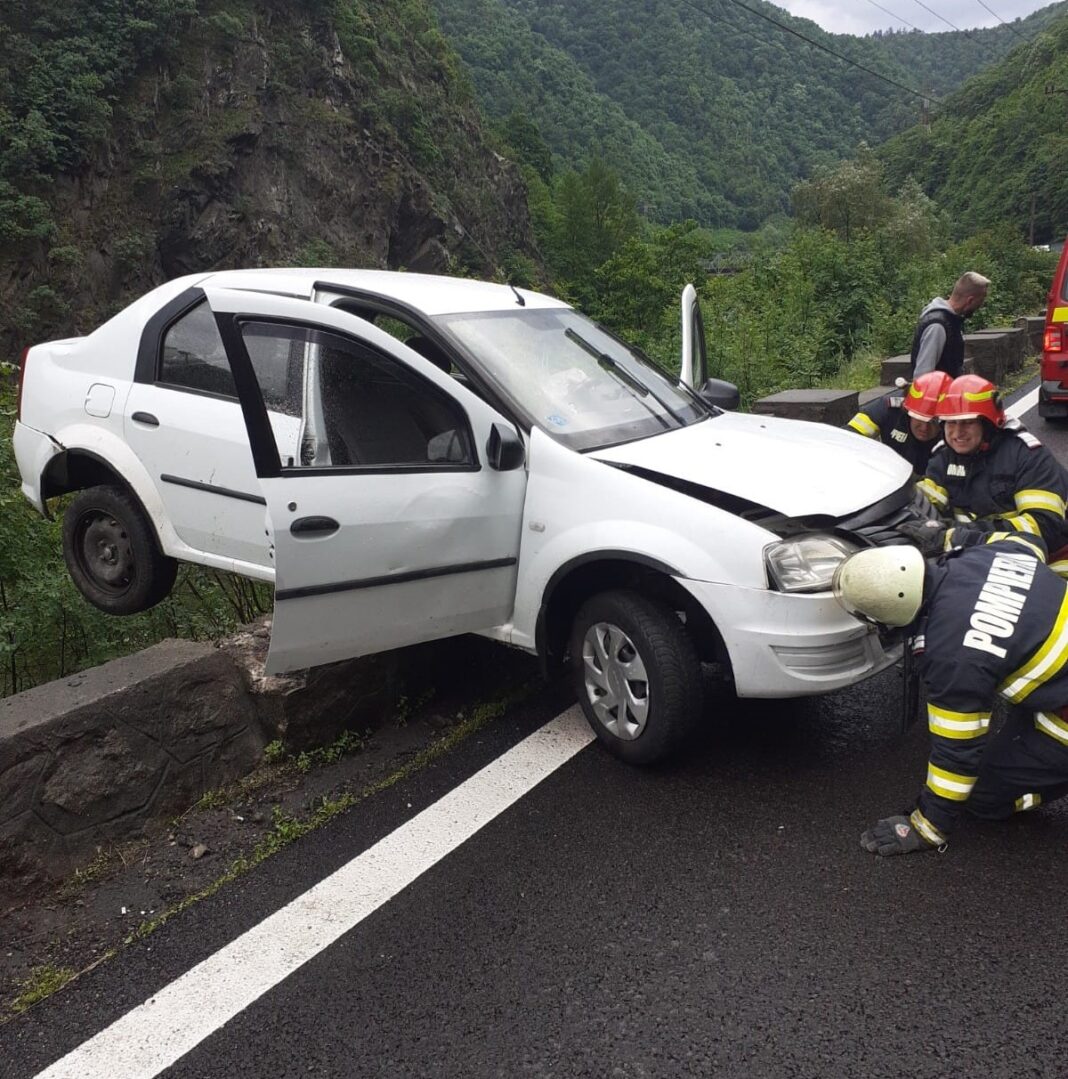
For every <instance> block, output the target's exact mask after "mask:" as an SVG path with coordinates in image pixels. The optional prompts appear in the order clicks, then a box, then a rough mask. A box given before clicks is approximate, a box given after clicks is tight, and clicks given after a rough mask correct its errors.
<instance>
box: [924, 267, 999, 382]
mask: <svg viewBox="0 0 1068 1079" xmlns="http://www.w3.org/2000/svg"><path fill="white" fill-rule="evenodd" d="M989 288H990V280H989V278H986V277H983V276H982V275H981V274H977V273H974V272H972V271H971V270H969V271H968V272H967V273H965V274H961V276H960V277H959V278H958V279H957V283H956V284H955V285H954V286H953V291H952V293H950V296H949V299H948V300H944V299H942V297H941V296H938V297H936V298H935V299H933V300H932V301H931V302H930V303H929V304H928V305H927V306H926V307H925V308H924V309H923V313H922V314H921V315H920V321H919V322H918V323H917V325H916V333H915V335H914V336H913V338H912V353H911V359H912V367H911V370H910V378H911V379H915V378H916V377H917V376H918V375H925V374H927V372H928V371H945V372H946V374H948V375H949V377H950V378H957V377H958V376H959V375H961V374H963V372H964V331H963V329H962V325H963V323H964V320H965V319H966V318H967V317H968V316H969V315H971V314H974V313H975V312H976V311H978V310H979V308H980V307H982V306H983V303H984V301H985V300H986V293H987V289H989Z"/></svg>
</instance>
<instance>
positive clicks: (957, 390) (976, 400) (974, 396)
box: [938, 375, 1005, 427]
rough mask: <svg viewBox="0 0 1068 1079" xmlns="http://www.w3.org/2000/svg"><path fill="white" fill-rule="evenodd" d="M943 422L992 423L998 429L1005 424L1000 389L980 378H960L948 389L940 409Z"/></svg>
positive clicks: (939, 414) (939, 413)
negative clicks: (984, 421) (978, 420)
mask: <svg viewBox="0 0 1068 1079" xmlns="http://www.w3.org/2000/svg"><path fill="white" fill-rule="evenodd" d="M938 418H939V419H940V420H974V419H983V420H989V421H990V423H992V424H993V425H994V426H995V427H1001V426H1002V425H1003V424H1004V423H1005V409H1004V407H1003V406H1002V404H1001V395H1000V394H999V393H998V388H997V386H995V385H994V383H993V382H990V381H989V380H988V379H985V378H982V377H981V376H979V375H961V376H960V377H959V378H955V379H954V380H953V381H952V382H951V383H950V384H949V386H948V388H947V389H946V392H945V396H944V397H943V398H942V400H941V402H940V404H939V406H938Z"/></svg>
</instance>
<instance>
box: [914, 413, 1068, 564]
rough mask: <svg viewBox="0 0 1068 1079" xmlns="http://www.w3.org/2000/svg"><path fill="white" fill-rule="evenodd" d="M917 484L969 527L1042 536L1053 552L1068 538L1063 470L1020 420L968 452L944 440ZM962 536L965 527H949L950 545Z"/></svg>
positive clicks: (945, 511) (941, 509)
mask: <svg viewBox="0 0 1068 1079" xmlns="http://www.w3.org/2000/svg"><path fill="white" fill-rule="evenodd" d="M917 487H918V488H919V489H920V490H921V491H922V492H923V493H924V494H925V495H926V496H927V498H928V499H929V500H930V501H931V503H932V504H933V505H934V506H935V507H936V508H937V509H938V511H939V512H940V513H941V514H942V515H943V516H944V517H946V518H948V519H950V520H951V521H953V522H955V523H956V524H957V525H960V526H962V527H963V529H964V530H972V531H977V532H983V533H989V532H998V531H1006V530H1008V531H1014V532H1021V533H1026V534H1028V535H1032V536H1040V537H1041V538H1042V541H1043V543H1044V544H1045V546H1046V549H1047V550H1050V551H1055V550H1057V549H1058V548H1060V547H1061V546H1063V544H1064V543H1065V540H1066V539H1068V534H1066V528H1065V500H1066V499H1068V480H1066V477H1065V472H1064V469H1062V468H1061V466H1060V464H1059V463H1058V462H1057V460H1056V458H1055V457H1054V456H1053V455H1052V454H1051V453H1050V452H1049V450H1047V449H1046V448H1045V446H1043V445H1042V443H1041V442H1039V440H1038V439H1037V438H1035V436H1034V435H1032V434H1031V433H1030V432H1029V431H1027V430H1025V429H1024V428H1023V427H1020V426H1019V425H1015V426H1010V427H1006V428H1002V429H1000V430H998V431H995V432H994V435H993V437H992V438H991V440H990V442H989V443H988V444H984V447H983V448H980V449H979V450H978V451H977V452H975V453H971V454H968V455H967V456H961V455H960V454H957V453H954V452H953V450H951V449H950V448H949V446H947V445H946V444H945V443H944V442H940V443H939V444H938V445H937V446H936V447H935V449H934V451H933V452H932V454H931V459H930V461H929V462H928V464H927V475H926V476H925V477H924V478H923V479H922V480H920V482H919V483H918V484H917ZM961 537H962V528H961V527H956V528H951V529H949V530H948V531H947V533H946V548H947V549H948V548H949V547H951V546H954V545H959V544H960V542H961Z"/></svg>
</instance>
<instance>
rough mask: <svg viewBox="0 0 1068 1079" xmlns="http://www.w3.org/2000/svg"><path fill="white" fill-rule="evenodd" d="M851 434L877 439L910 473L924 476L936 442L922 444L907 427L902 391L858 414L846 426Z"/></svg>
mask: <svg viewBox="0 0 1068 1079" xmlns="http://www.w3.org/2000/svg"><path fill="white" fill-rule="evenodd" d="M846 427H848V428H849V429H850V430H851V431H856V432H857V433H858V434H861V435H864V436H865V437H867V438H877V439H879V441H880V442H882V443H883V444H884V445H886V446H889V447H890V448H891V449H892V450H896V451H897V452H898V453H899V454H901V456H902V457H904V458H905V460H906V461H908V463H909V464H910V465H912V471H913V472H916V473H918V474H919V475H921V476H922V475H923V474H924V472H925V471H926V470H927V461H928V459H929V458H930V456H931V451H932V450H933V449H934V447H935V445H936V444H937V442H938V440H937V439H936V438H935V439H931V441H930V442H921V441H920V440H919V439H918V438H917V437H916V436H915V435H914V434H913V433H912V428H911V427H910V426H909V414H908V413H907V412H906V411H905V395H904V394H903V393H902V391H901V390H891V391H890V393H888V394H885V395H884V396H882V397H878V398H876V399H875V400H874V401H872V403H871V404H870V405H868V406H867V408H865V409H864V411H862V412H858V413H857V414H856V415H855V416H854V417H853V418H852V419H851V420H850V421H849V423H847V424H846Z"/></svg>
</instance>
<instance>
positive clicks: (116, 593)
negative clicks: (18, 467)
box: [63, 486, 178, 614]
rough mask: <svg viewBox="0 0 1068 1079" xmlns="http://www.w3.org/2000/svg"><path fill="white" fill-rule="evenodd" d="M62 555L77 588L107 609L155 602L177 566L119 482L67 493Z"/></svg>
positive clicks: (130, 609)
mask: <svg viewBox="0 0 1068 1079" xmlns="http://www.w3.org/2000/svg"><path fill="white" fill-rule="evenodd" d="M63 557H64V558H65V559H66V562H67V569H68V570H69V572H70V575H71V579H72V580H73V581H74V583H75V584H76V585H77V587H78V591H79V592H81V594H82V595H83V596H85V598H86V599H87V600H89V602H90V603H91V604H93V606H94V607H99V608H100V610H102V611H106V612H107V613H108V614H136V613H137V612H138V611H144V610H147V609H148V608H149V607H152V606H154V605H155V604H157V603H159V601H160V600H161V599H163V598H164V597H165V596H167V595H168V594H169V593H170V590H171V588H172V586H173V585H174V578H175V576H176V574H177V572H178V563H177V562H176V561H175V560H174V559H173V558H168V557H167V556H166V555H164V554H163V552H162V551H160V549H159V544H158V542H157V541H156V533H155V530H154V529H153V528H152V525H151V523H150V522H149V520H148V517H147V516H146V514H145V512H144V510H143V509H142V508H141V505H140V503H139V502H138V501H137V500H136V499H135V498H134V497H133V496H132V495H131V494H129V493H128V492H127V491H125V490H123V489H122V488H120V487H110V486H107V487H90V488H89V489H88V490H86V491H79V492H78V494H76V495H75V496H74V498H73V499H71V503H70V505H69V506H68V507H67V509H66V511H65V512H64V514H63Z"/></svg>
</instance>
